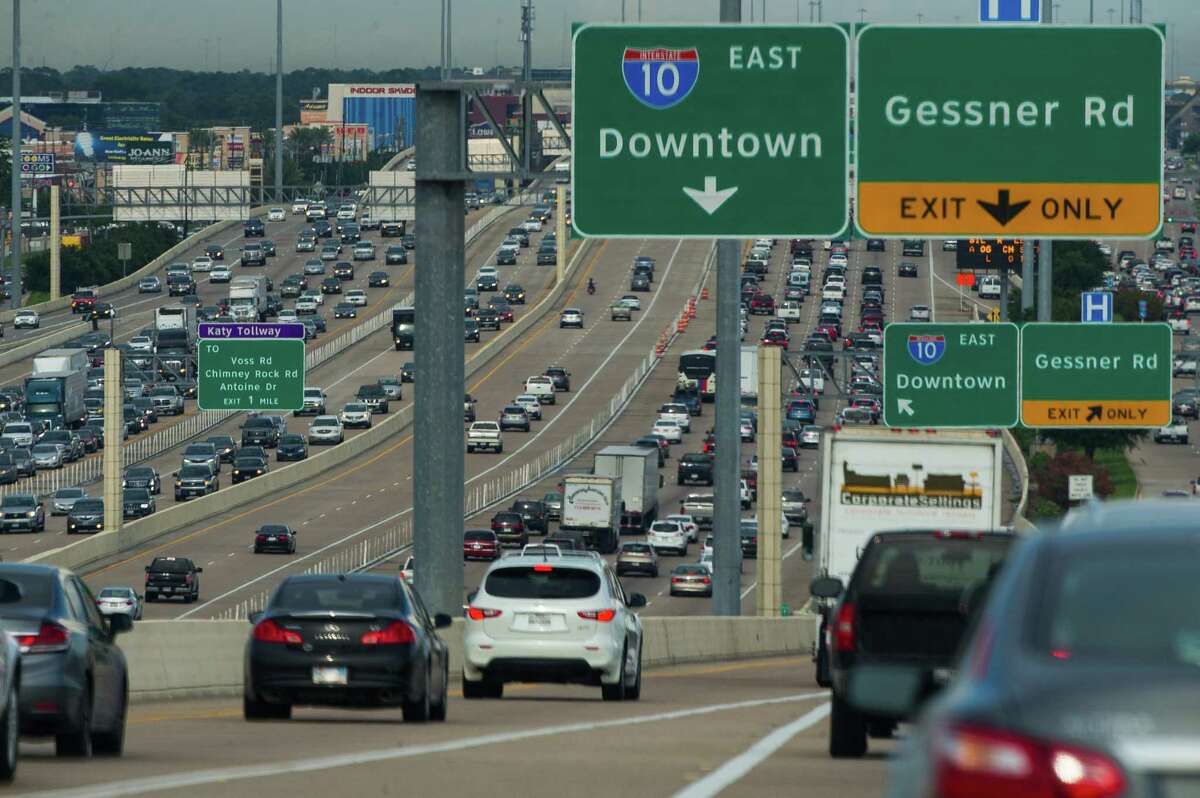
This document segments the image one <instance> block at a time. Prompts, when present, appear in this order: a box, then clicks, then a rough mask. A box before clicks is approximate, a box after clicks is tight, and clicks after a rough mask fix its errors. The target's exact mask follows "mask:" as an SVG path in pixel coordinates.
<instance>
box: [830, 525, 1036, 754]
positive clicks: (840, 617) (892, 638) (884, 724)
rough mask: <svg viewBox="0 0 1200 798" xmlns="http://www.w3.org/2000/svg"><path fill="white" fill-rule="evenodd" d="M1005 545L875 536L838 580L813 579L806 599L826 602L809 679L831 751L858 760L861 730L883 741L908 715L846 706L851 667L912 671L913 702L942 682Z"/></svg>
mask: <svg viewBox="0 0 1200 798" xmlns="http://www.w3.org/2000/svg"><path fill="white" fill-rule="evenodd" d="M1015 542H1016V536H1015V535H1013V534H1012V533H1011V532H975V531H954V532H944V531H934V530H905V531H896V532H877V533H875V534H874V535H872V536H871V537H870V539H869V541H868V543H867V545H866V547H865V548H864V549H863V551H862V555H861V556H860V557H859V560H858V564H857V565H855V567H854V572H853V573H852V574H851V576H850V580H849V583H848V584H843V583H842V580H841V579H839V578H837V577H830V576H825V577H820V578H817V579H814V580H813V582H812V585H811V587H810V590H811V592H812V595H813V596H815V597H817V598H820V599H825V600H834V599H836V605H835V606H833V607H832V608H830V609H828V610H825V611H824V612H823V613H822V621H821V629H820V633H819V634H818V636H817V646H818V647H817V651H816V665H817V684H819V685H821V686H825V687H832V693H833V701H832V713H831V718H830V723H829V753H830V754H831V755H832V756H833V757H835V758H839V757H858V756H862V755H863V753H864V752H865V751H866V749H867V737H868V735H869V736H871V737H888V736H890V734H891V732H892V731H893V730H894V729H895V727H896V725H897V724H898V723H901V722H904V721H907V720H911V718H909V717H905V716H896V715H890V716H889V715H880V714H871V713H868V712H864V711H863V710H862V709H860V708H858V707H856V706H855V705H854V704H853V701H852V698H851V696H850V695H848V693H849V685H850V683H851V681H852V674H853V673H854V671H855V670H857V669H859V668H867V667H870V668H878V669H887V668H892V669H895V668H899V667H903V668H904V669H905V670H907V671H911V672H914V674H913V675H914V677H915V683H914V684H913V685H912V687H913V689H914V690H915V691H916V693H915V695H916V697H917V701H916V702H913V703H920V702H922V701H924V700H925V699H928V698H929V697H931V696H932V695H934V694H935V693H936V692H937V691H938V690H940V689H941V688H942V687H943V686H944V685H946V684H947V683H949V682H950V681H951V680H952V678H953V676H954V668H955V663H956V662H957V660H958V654H959V653H960V649H961V648H962V644H963V642H964V637H965V636H966V634H967V632H968V631H969V630H970V629H971V628H972V626H973V621H974V616H975V614H976V613H977V612H978V610H979V608H980V607H982V605H983V603H984V599H985V598H986V596H987V592H988V590H989V588H990V586H991V582H992V579H993V578H994V577H995V575H996V573H997V572H999V571H1000V569H1001V567H1002V566H1003V564H1004V560H1005V558H1006V557H1007V555H1008V551H1009V549H1010V547H1011V546H1012V545H1013V544H1014V543H1015ZM947 563H954V564H955V565H954V566H953V567H948V566H947Z"/></svg>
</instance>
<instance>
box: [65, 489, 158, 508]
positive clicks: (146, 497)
mask: <svg viewBox="0 0 1200 798" xmlns="http://www.w3.org/2000/svg"><path fill="white" fill-rule="evenodd" d="M125 500H126V501H135V502H145V501H150V491H148V490H146V489H145V488H126V489H125ZM79 504H80V503H79V502H76V503H75V506H76V507H78V506H79Z"/></svg>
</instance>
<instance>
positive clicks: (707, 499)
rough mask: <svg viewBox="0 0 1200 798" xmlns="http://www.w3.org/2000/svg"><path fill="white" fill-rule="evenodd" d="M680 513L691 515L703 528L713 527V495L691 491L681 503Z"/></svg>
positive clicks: (697, 524)
mask: <svg viewBox="0 0 1200 798" xmlns="http://www.w3.org/2000/svg"><path fill="white" fill-rule="evenodd" d="M679 514H680V515H690V516H691V517H692V520H694V521H695V522H696V526H698V527H700V528H701V529H712V525H713V495H712V494H711V493H689V494H688V495H687V498H685V499H684V500H683V503H682V504H680V505H679Z"/></svg>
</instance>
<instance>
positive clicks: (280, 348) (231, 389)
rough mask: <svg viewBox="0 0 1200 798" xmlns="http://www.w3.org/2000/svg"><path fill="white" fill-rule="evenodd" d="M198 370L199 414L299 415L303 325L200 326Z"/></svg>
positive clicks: (301, 397) (197, 398)
mask: <svg viewBox="0 0 1200 798" xmlns="http://www.w3.org/2000/svg"><path fill="white" fill-rule="evenodd" d="M196 370H197V379H196V404H197V405H198V406H199V408H200V409H201V410H276V411H279V410H299V409H300V408H301V407H302V406H303V405H304V325H303V324H292V323H285V324H258V323H246V324H208V323H204V324H201V325H200V340H199V342H198V343H197V345H196Z"/></svg>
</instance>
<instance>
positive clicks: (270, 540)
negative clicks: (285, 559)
mask: <svg viewBox="0 0 1200 798" xmlns="http://www.w3.org/2000/svg"><path fill="white" fill-rule="evenodd" d="M267 542H268V543H274V542H275V536H274V535H271V536H270V537H269V538H267Z"/></svg>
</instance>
